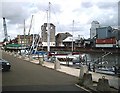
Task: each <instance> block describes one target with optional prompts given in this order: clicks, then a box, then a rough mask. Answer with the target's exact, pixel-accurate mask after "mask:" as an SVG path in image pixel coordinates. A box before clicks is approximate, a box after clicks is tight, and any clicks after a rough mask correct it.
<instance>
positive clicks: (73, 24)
mask: <svg viewBox="0 0 120 93" xmlns="http://www.w3.org/2000/svg"><path fill="white" fill-rule="evenodd" d="M73 31H74V20H73V27H72V52H73Z"/></svg>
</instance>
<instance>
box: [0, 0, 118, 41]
mask: <svg viewBox="0 0 120 93" xmlns="http://www.w3.org/2000/svg"><path fill="white" fill-rule="evenodd" d="M118 1H119V0H2V1H0V11H1V12H0V13H1V15H0V41H3V39H4V30H3V26H2V25H3V20H2V17H5V18H6V23H7V32H8V35H9V36H10V37H9V38H11V39H13V38H15V37H16V36H17V35H18V34H23V31H24V30H23V29H24V20H25V23H26V34H28V30H29V27H30V20H31V17H32V15H34V17H33V25H32V26H33V28H32V29H31V34H33V33H36V34H38V33H40V31H41V25H42V24H43V23H45V22H47V10H48V5H49V2H51V4H50V10H51V12H50V15H51V16H50V22H51V23H53V24H54V25H55V26H56V34H57V33H59V32H70V33H71V34H73V35H74V37H77V36H78V35H81V36H83V37H85V38H89V37H90V27H91V22H92V21H98V22H99V23H100V25H101V26H112V27H114V28H117V26H118ZM73 20H74V26H73Z"/></svg>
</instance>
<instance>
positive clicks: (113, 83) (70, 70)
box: [25, 58, 120, 89]
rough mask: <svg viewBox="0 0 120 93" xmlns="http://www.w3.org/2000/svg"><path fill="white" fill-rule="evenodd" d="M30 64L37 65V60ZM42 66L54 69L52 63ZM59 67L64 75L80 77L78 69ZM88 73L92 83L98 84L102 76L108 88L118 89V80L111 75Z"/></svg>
mask: <svg viewBox="0 0 120 93" xmlns="http://www.w3.org/2000/svg"><path fill="white" fill-rule="evenodd" d="M25 60H28V58H26V59H25ZM31 62H33V63H36V64H39V61H38V60H33V61H31ZM43 66H45V67H48V68H52V69H54V63H52V62H44V64H43ZM60 67H61V68H60V69H57V71H60V72H64V73H66V74H70V75H73V76H76V77H79V75H80V69H76V68H73V67H68V66H64V65H60ZM89 73H91V74H92V79H93V81H96V82H98V80H99V78H102V76H105V78H106V79H108V80H109V84H110V86H112V87H114V88H116V89H119V86H120V84H119V82H120V78H118V77H116V76H112V75H106V74H101V73H95V72H89Z"/></svg>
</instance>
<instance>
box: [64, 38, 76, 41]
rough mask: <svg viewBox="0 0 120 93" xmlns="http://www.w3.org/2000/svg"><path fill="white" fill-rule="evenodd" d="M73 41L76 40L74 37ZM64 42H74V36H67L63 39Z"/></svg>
mask: <svg viewBox="0 0 120 93" xmlns="http://www.w3.org/2000/svg"><path fill="white" fill-rule="evenodd" d="M73 41H75V39H74V38H73ZM63 42H72V37H67V38H66V39H65V40H63Z"/></svg>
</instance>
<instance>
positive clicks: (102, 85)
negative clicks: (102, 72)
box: [96, 76, 111, 93]
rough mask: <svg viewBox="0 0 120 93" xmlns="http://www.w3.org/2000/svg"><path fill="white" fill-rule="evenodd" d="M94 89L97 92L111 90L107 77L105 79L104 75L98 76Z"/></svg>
mask: <svg viewBox="0 0 120 93" xmlns="http://www.w3.org/2000/svg"><path fill="white" fill-rule="evenodd" d="M96 89H97V90H98V91H99V92H109V93H110V92H111V89H110V86H109V82H108V79H105V76H103V77H102V78H99V80H98V84H97V87H96Z"/></svg>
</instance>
